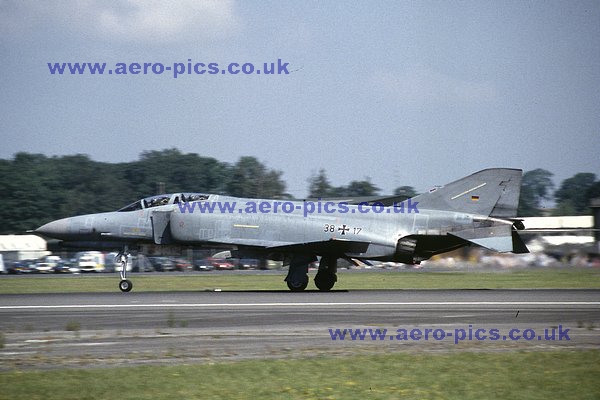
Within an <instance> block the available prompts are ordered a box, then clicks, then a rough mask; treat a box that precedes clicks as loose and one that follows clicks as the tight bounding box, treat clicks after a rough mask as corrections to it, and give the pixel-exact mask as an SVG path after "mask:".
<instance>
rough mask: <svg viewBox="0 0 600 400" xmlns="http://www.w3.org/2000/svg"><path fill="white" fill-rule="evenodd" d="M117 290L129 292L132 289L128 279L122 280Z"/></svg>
mask: <svg viewBox="0 0 600 400" xmlns="http://www.w3.org/2000/svg"><path fill="white" fill-rule="evenodd" d="M119 289H121V292H130V291H131V289H133V283H131V281H130V280H129V279H124V280H122V281H121V282H119Z"/></svg>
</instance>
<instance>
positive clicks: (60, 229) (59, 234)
mask: <svg viewBox="0 0 600 400" xmlns="http://www.w3.org/2000/svg"><path fill="white" fill-rule="evenodd" d="M68 225H69V224H68V222H67V218H63V219H59V220H56V221H52V222H48V223H47V224H46V225H42V226H40V227H39V228H37V229H36V230H35V232H36V233H39V234H40V235H44V236H48V237H51V238H56V239H62V238H64V237H66V236H67V235H68V234H69V226H68Z"/></svg>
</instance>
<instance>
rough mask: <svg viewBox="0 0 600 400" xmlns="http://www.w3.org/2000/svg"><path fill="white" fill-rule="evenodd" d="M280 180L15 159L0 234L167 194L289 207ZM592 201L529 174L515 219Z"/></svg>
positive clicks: (196, 163)
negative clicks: (552, 204) (281, 202)
mask: <svg viewBox="0 0 600 400" xmlns="http://www.w3.org/2000/svg"><path fill="white" fill-rule="evenodd" d="M282 175H283V173H282V172H281V171H277V170H273V169H270V168H268V167H266V166H265V165H264V164H263V163H261V162H260V161H259V160H257V159H256V158H255V157H248V156H246V157H241V158H240V159H239V160H238V161H237V162H236V163H234V164H229V163H226V162H222V161H219V160H216V159H214V158H210V157H202V156H200V155H198V154H195V153H187V154H186V153H182V152H180V151H179V150H177V149H167V150H161V151H146V152H143V153H141V155H140V157H139V159H138V160H136V161H132V162H126V163H106V162H99V161H93V160H91V159H90V158H89V157H88V156H87V155H82V154H76V155H68V156H60V157H57V156H53V157H48V156H45V155H42V154H31V153H25V152H22V153H17V154H16V155H15V156H14V157H13V159H11V160H0V192H1V193H2V203H1V206H0V233H1V234H7V233H20V232H24V231H26V230H29V229H34V228H36V227H38V226H40V225H42V224H44V223H46V222H48V221H51V220H54V219H58V218H64V217H67V216H73V215H79V214H88V213H96V212H103V211H112V210H116V209H118V208H120V207H123V206H124V205H126V204H129V203H131V202H133V201H135V200H137V199H139V198H142V197H145V196H149V195H154V194H158V193H161V192H165V191H166V192H168V193H172V192H190V191H194V192H205V193H218V194H227V195H232V196H239V197H250V198H253V197H260V198H279V199H291V198H292V196H290V195H289V194H288V193H286V184H285V182H284V181H283V179H282ZM308 192H309V195H308V197H310V198H319V197H320V198H335V197H348V196H353V197H358V196H376V195H380V194H381V193H380V189H379V188H378V187H377V186H376V185H375V184H373V183H372V182H371V181H370V179H368V178H366V179H363V180H356V181H352V182H350V183H349V184H348V185H345V186H333V185H332V184H331V183H330V181H329V179H328V178H327V174H326V171H325V170H323V169H321V170H320V171H319V172H318V173H317V174H315V175H313V176H312V177H310V178H309V180H308ZM393 194H394V195H395V196H402V197H404V198H409V197H413V196H415V195H417V194H418V193H417V192H416V190H415V189H414V188H413V187H411V186H400V187H398V188H396V189H395V190H394V193H393ZM595 197H600V181H597V180H596V175H595V174H592V173H579V174H576V175H575V176H573V177H572V178H569V179H566V180H564V181H563V182H562V184H561V185H560V187H559V188H558V190H556V191H554V185H553V182H552V173H551V172H549V171H546V170H543V169H536V170H533V171H527V172H525V174H524V176H523V183H522V189H521V201H520V204H519V216H537V215H542V213H544V210H543V208H544V204H545V202H548V201H551V200H552V199H554V200H555V201H556V208H555V210H554V213H555V214H556V215H583V214H587V213H589V208H588V205H589V202H590V199H591V198H595Z"/></svg>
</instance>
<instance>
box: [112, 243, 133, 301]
mask: <svg viewBox="0 0 600 400" xmlns="http://www.w3.org/2000/svg"><path fill="white" fill-rule="evenodd" d="M128 257H129V255H128V254H127V247H125V248H123V250H122V251H120V252H119V253H118V254H117V255H116V256H115V258H116V259H117V261H118V262H120V263H121V271H119V275H120V276H121V281H120V282H119V289H121V292H130V291H131V289H133V283H132V282H131V281H130V280H129V279H127V258H128Z"/></svg>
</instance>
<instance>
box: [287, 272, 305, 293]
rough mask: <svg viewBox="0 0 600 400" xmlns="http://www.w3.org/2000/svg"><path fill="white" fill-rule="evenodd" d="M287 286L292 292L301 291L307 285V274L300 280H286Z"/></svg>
mask: <svg viewBox="0 0 600 400" xmlns="http://www.w3.org/2000/svg"><path fill="white" fill-rule="evenodd" d="M287 286H288V288H289V289H290V290H291V291H292V292H301V291H303V290H304V289H306V287H307V286H308V275H307V276H306V279H303V280H301V281H294V282H292V281H287Z"/></svg>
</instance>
